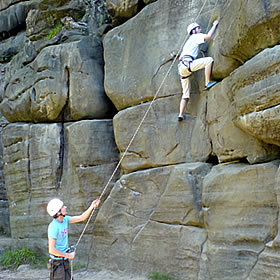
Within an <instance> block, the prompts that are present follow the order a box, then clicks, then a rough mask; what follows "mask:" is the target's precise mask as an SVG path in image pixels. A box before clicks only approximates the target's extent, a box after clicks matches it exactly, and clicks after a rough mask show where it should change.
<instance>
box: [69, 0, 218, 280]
mask: <svg viewBox="0 0 280 280" xmlns="http://www.w3.org/2000/svg"><path fill="white" fill-rule="evenodd" d="M207 1H209V0H205V1H204V4H203V5H202V7H201V9H200V11H199V13H198V14H197V16H196V18H195V19H194V22H195V21H196V20H197V18H198V17H199V16H200V14H201V12H202V11H203V9H204V7H205V5H206V3H207ZM217 3H218V0H216V3H215V6H214V8H213V10H214V11H215V8H216V6H217ZM210 19H211V17H210ZM210 19H209V22H208V26H209V23H210ZM188 37H189V34H188V35H187V36H186V38H185V39H184V41H183V43H182V45H181V46H180V48H179V50H178V52H177V54H176V56H175V58H174V59H173V61H172V63H171V65H170V67H169V69H168V71H167V73H166V75H165V76H164V78H163V80H162V82H161V84H160V86H159V88H158V90H157V91H156V94H155V95H154V97H153V99H152V101H151V102H150V105H149V107H148V109H147V110H146V112H145V114H144V116H143V118H142V120H141V121H140V123H139V125H138V127H137V129H136V130H135V132H134V134H133V136H132V138H131V140H130V141H129V143H128V145H127V147H126V149H125V151H124V152H123V154H122V156H121V158H120V160H119V162H118V164H117V166H116V167H115V169H114V171H113V173H112V175H111V176H110V178H109V180H108V182H107V183H106V185H105V187H104V188H103V191H102V192H101V194H100V196H99V198H98V199H99V200H101V199H102V197H103V195H104V193H105V191H106V190H107V188H108V186H109V184H110V183H111V181H112V179H113V177H114V176H115V174H116V172H117V170H118V168H119V167H120V165H121V163H122V161H123V159H124V157H125V156H126V154H127V152H128V150H129V148H130V146H131V144H132V142H133V141H134V139H135V137H136V135H137V133H138V131H139V130H140V127H141V126H142V124H143V122H144V121H145V119H146V117H147V115H148V113H149V111H150V109H151V108H152V105H153V103H154V101H155V100H156V98H157V96H158V94H159V92H160V90H161V88H162V86H163V84H164V82H165V80H166V78H167V76H168V75H169V73H170V71H171V69H172V67H173V65H174V64H175V62H176V59H177V58H178V56H179V54H180V52H181V50H182V48H183V46H184V45H185V43H186V41H187V39H188ZM94 212H95V208H94V209H93V210H92V212H91V214H90V216H89V218H88V220H87V223H86V224H85V226H84V229H83V231H82V232H81V235H80V237H79V239H78V241H77V243H76V245H75V249H74V252H76V249H77V247H78V245H79V243H80V241H81V239H82V237H83V235H84V233H85V231H86V229H87V227H88V224H89V222H90V220H91V218H92V216H93V214H94ZM71 280H72V261H71Z"/></svg>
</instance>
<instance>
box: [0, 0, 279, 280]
mask: <svg viewBox="0 0 280 280" xmlns="http://www.w3.org/2000/svg"><path fill="white" fill-rule="evenodd" d="M104 2H105V1H98V0H97V1H84V2H83V1H78V0H72V1H70V0H69V1H55V2H53V1H46V0H33V1H21V2H19V1H13V0H7V1H4V2H2V3H1V5H0V18H1V20H0V21H1V22H2V24H1V28H2V30H1V41H0V45H1V53H0V58H1V64H0V67H1V76H0V81H1V85H0V90H1V95H0V98H1V99H0V101H1V103H0V110H1V113H2V114H3V116H4V117H3V121H2V126H1V136H2V137H1V142H2V143H1V149H0V152H1V154H2V162H3V164H2V165H1V164H0V168H2V170H3V176H2V177H1V178H2V179H1V192H0V194H1V197H2V201H3V203H4V204H3V206H2V205H1V208H0V211H1V212H0V213H1V221H2V220H3V221H5V222H3V224H4V225H5V226H4V227H3V229H1V228H0V230H1V231H3V232H9V231H10V232H11V236H12V238H20V239H21V240H22V242H23V243H29V245H31V246H33V247H34V248H38V249H39V248H40V249H41V250H42V251H47V248H46V240H47V232H46V228H47V225H48V223H49V221H50V219H49V217H48V216H47V214H46V210H45V208H46V204H47V202H48V200H49V199H50V198H51V197H53V196H60V197H61V198H62V199H63V200H64V201H65V203H66V204H68V207H69V212H70V213H71V214H78V213H80V212H81V211H83V209H85V208H86V207H87V206H88V205H89V203H90V201H91V200H92V199H95V198H96V197H97V196H98V195H100V193H101V192H102V189H103V187H104V185H105V184H106V182H107V181H108V179H109V177H110V175H111V174H112V172H113V170H114V168H115V167H116V165H117V163H118V160H119V158H120V156H122V155H123V153H124V151H125V149H126V147H127V145H128V143H129V141H130V139H131V137H132V136H133V134H134V132H135V131H136V129H137V127H138V125H139V123H140V121H141V119H142V118H143V116H144V114H145V112H147V109H148V107H149V105H150V102H151V101H152V100H153V97H154V95H155V93H156V92H157V91H158V90H159V89H160V91H159V95H158V98H157V99H156V100H155V102H154V103H153V106H152V108H151V110H149V112H148V114H147V117H146V119H145V121H144V123H143V124H142V126H141V128H140V130H139V132H138V134H137V136H136V138H135V140H134V141H133V142H132V145H131V146H130V148H129V150H128V152H127V154H126V156H125V157H124V160H123V161H122V163H121V168H120V170H119V172H118V173H117V174H116V175H115V176H114V178H113V180H112V182H111V183H110V186H109V188H108V189H107V192H106V194H105V196H104V197H103V203H102V205H101V207H100V209H99V210H98V211H97V213H96V215H95V216H94V219H93V221H92V222H91V223H90V226H89V228H88V229H87V231H86V234H85V236H84V238H83V240H82V242H81V245H80V247H79V249H78V251H77V254H78V259H80V260H81V261H83V262H86V263H87V264H88V267H89V268H92V269H97V270H98V269H102V268H107V269H111V270H115V271H124V272H127V273H134V274H143V275H145V274H148V273H150V272H155V271H159V272H161V273H170V274H174V275H176V277H177V278H178V279H198V280H202V279H203V280H205V279H215V280H216V279H223V280H224V279H239V280H240V279H244V280H245V279H250V280H253V279H254V280H255V279H278V278H279V275H280V266H279V260H280V251H279V224H278V220H279V207H280V202H279V182H280V171H279V162H280V161H279V159H280V148H279V146H280V137H279V123H280V122H279V106H280V94H279V88H280V83H279V69H280V59H279V57H280V46H279V42H280V32H279V31H280V30H279V28H280V27H279V26H280V4H279V1H276V0H251V1H242V0H236V1H225V0H215V1H214V0H213V1H208V0H207V1H204V0H198V1H195V0H189V1H179V0H178V1H177V0H174V1H169V0H157V1H136V0H114V1H112V0H107V3H106V5H105V3H104ZM106 8H107V11H108V13H109V14H110V16H111V19H112V21H111V22H109V16H108V14H107V12H106ZM15 15H17V16H16V20H15ZM65 17H67V18H66V19H65ZM70 17H71V18H70ZM215 18H219V19H220V23H219V26H218V29H217V30H216V33H215V35H214V37H213V39H212V40H211V42H210V43H209V45H208V46H207V45H205V46H203V50H204V51H205V52H206V50H207V55H211V56H212V57H213V58H214V59H215V64H214V72H213V76H214V78H215V79H217V80H218V84H217V85H216V86H215V87H213V88H212V89H211V90H210V91H208V92H205V91H203V85H204V80H203V79H204V77H203V72H197V73H195V74H194V75H192V78H191V83H192V92H191V99H190V102H189V104H188V106H187V108H186V112H185V113H186V115H187V119H186V120H185V121H184V122H178V121H177V114H178V109H179V102H180V98H181V86H180V81H179V77H178V75H177V67H176V66H177V65H176V63H175V64H172V62H173V60H174V58H175V56H176V53H177V52H178V51H179V50H180V47H181V45H182V43H183V41H184V39H185V37H186V26H187V25H188V24H189V23H190V22H192V21H194V20H195V21H197V22H199V23H200V24H201V26H202V29H203V30H205V31H206V30H208V29H209V27H210V26H211V22H212V21H213V20H214V19H215ZM61 20H62V21H61ZM109 23H110V24H109ZM109 30H110V31H109ZM54 31H57V34H54ZM51 34H54V35H52V36H49V35H51ZM207 47H208V48H207ZM172 65H173V66H172ZM171 66H172V68H171V71H170V73H169V74H168V78H167V80H166V82H165V83H164V84H163V86H161V83H162V81H163V79H164V77H165V75H166V74H167V73H168V71H169V69H170V67H171ZM0 175H1V174H0ZM7 204H8V205H9V211H8V209H7V207H6V205H7ZM81 230H82V226H81V225H75V226H74V227H71V229H70V231H71V239H72V241H73V242H75V241H76V240H77V238H78V236H79V234H80V232H81ZM42 244H44V245H42Z"/></svg>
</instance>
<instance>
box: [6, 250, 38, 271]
mask: <svg viewBox="0 0 280 280" xmlns="http://www.w3.org/2000/svg"><path fill="white" fill-rule="evenodd" d="M35 263H36V255H35V253H34V252H33V251H32V250H29V249H27V248H22V249H20V250H11V249H7V250H5V251H4V253H3V255H2V256H1V265H2V266H3V267H4V268H18V267H19V266H20V265H21V264H35Z"/></svg>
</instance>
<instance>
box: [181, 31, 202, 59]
mask: <svg viewBox="0 0 280 280" xmlns="http://www.w3.org/2000/svg"><path fill="white" fill-rule="evenodd" d="M204 36H205V34H203V33H198V34H192V35H191V36H190V38H189V39H188V40H187V42H186V43H185V45H184V47H183V51H182V53H181V55H180V59H181V58H182V57H183V56H184V55H191V56H192V57H193V58H197V56H198V52H199V45H200V44H202V43H204V42H205V39H204Z"/></svg>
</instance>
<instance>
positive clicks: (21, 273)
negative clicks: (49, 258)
mask: <svg viewBox="0 0 280 280" xmlns="http://www.w3.org/2000/svg"><path fill="white" fill-rule="evenodd" d="M73 277H74V279H75V280H148V278H145V277H137V276H130V275H123V274H121V273H115V272H111V271H99V272H93V271H78V272H75V271H74V274H73ZM0 279H1V280H4V279H5V280H15V279H17V280H35V279H36V280H48V279H49V270H47V269H31V268H30V266H29V265H22V266H20V267H19V268H18V270H16V271H12V270H1V271H0Z"/></svg>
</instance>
